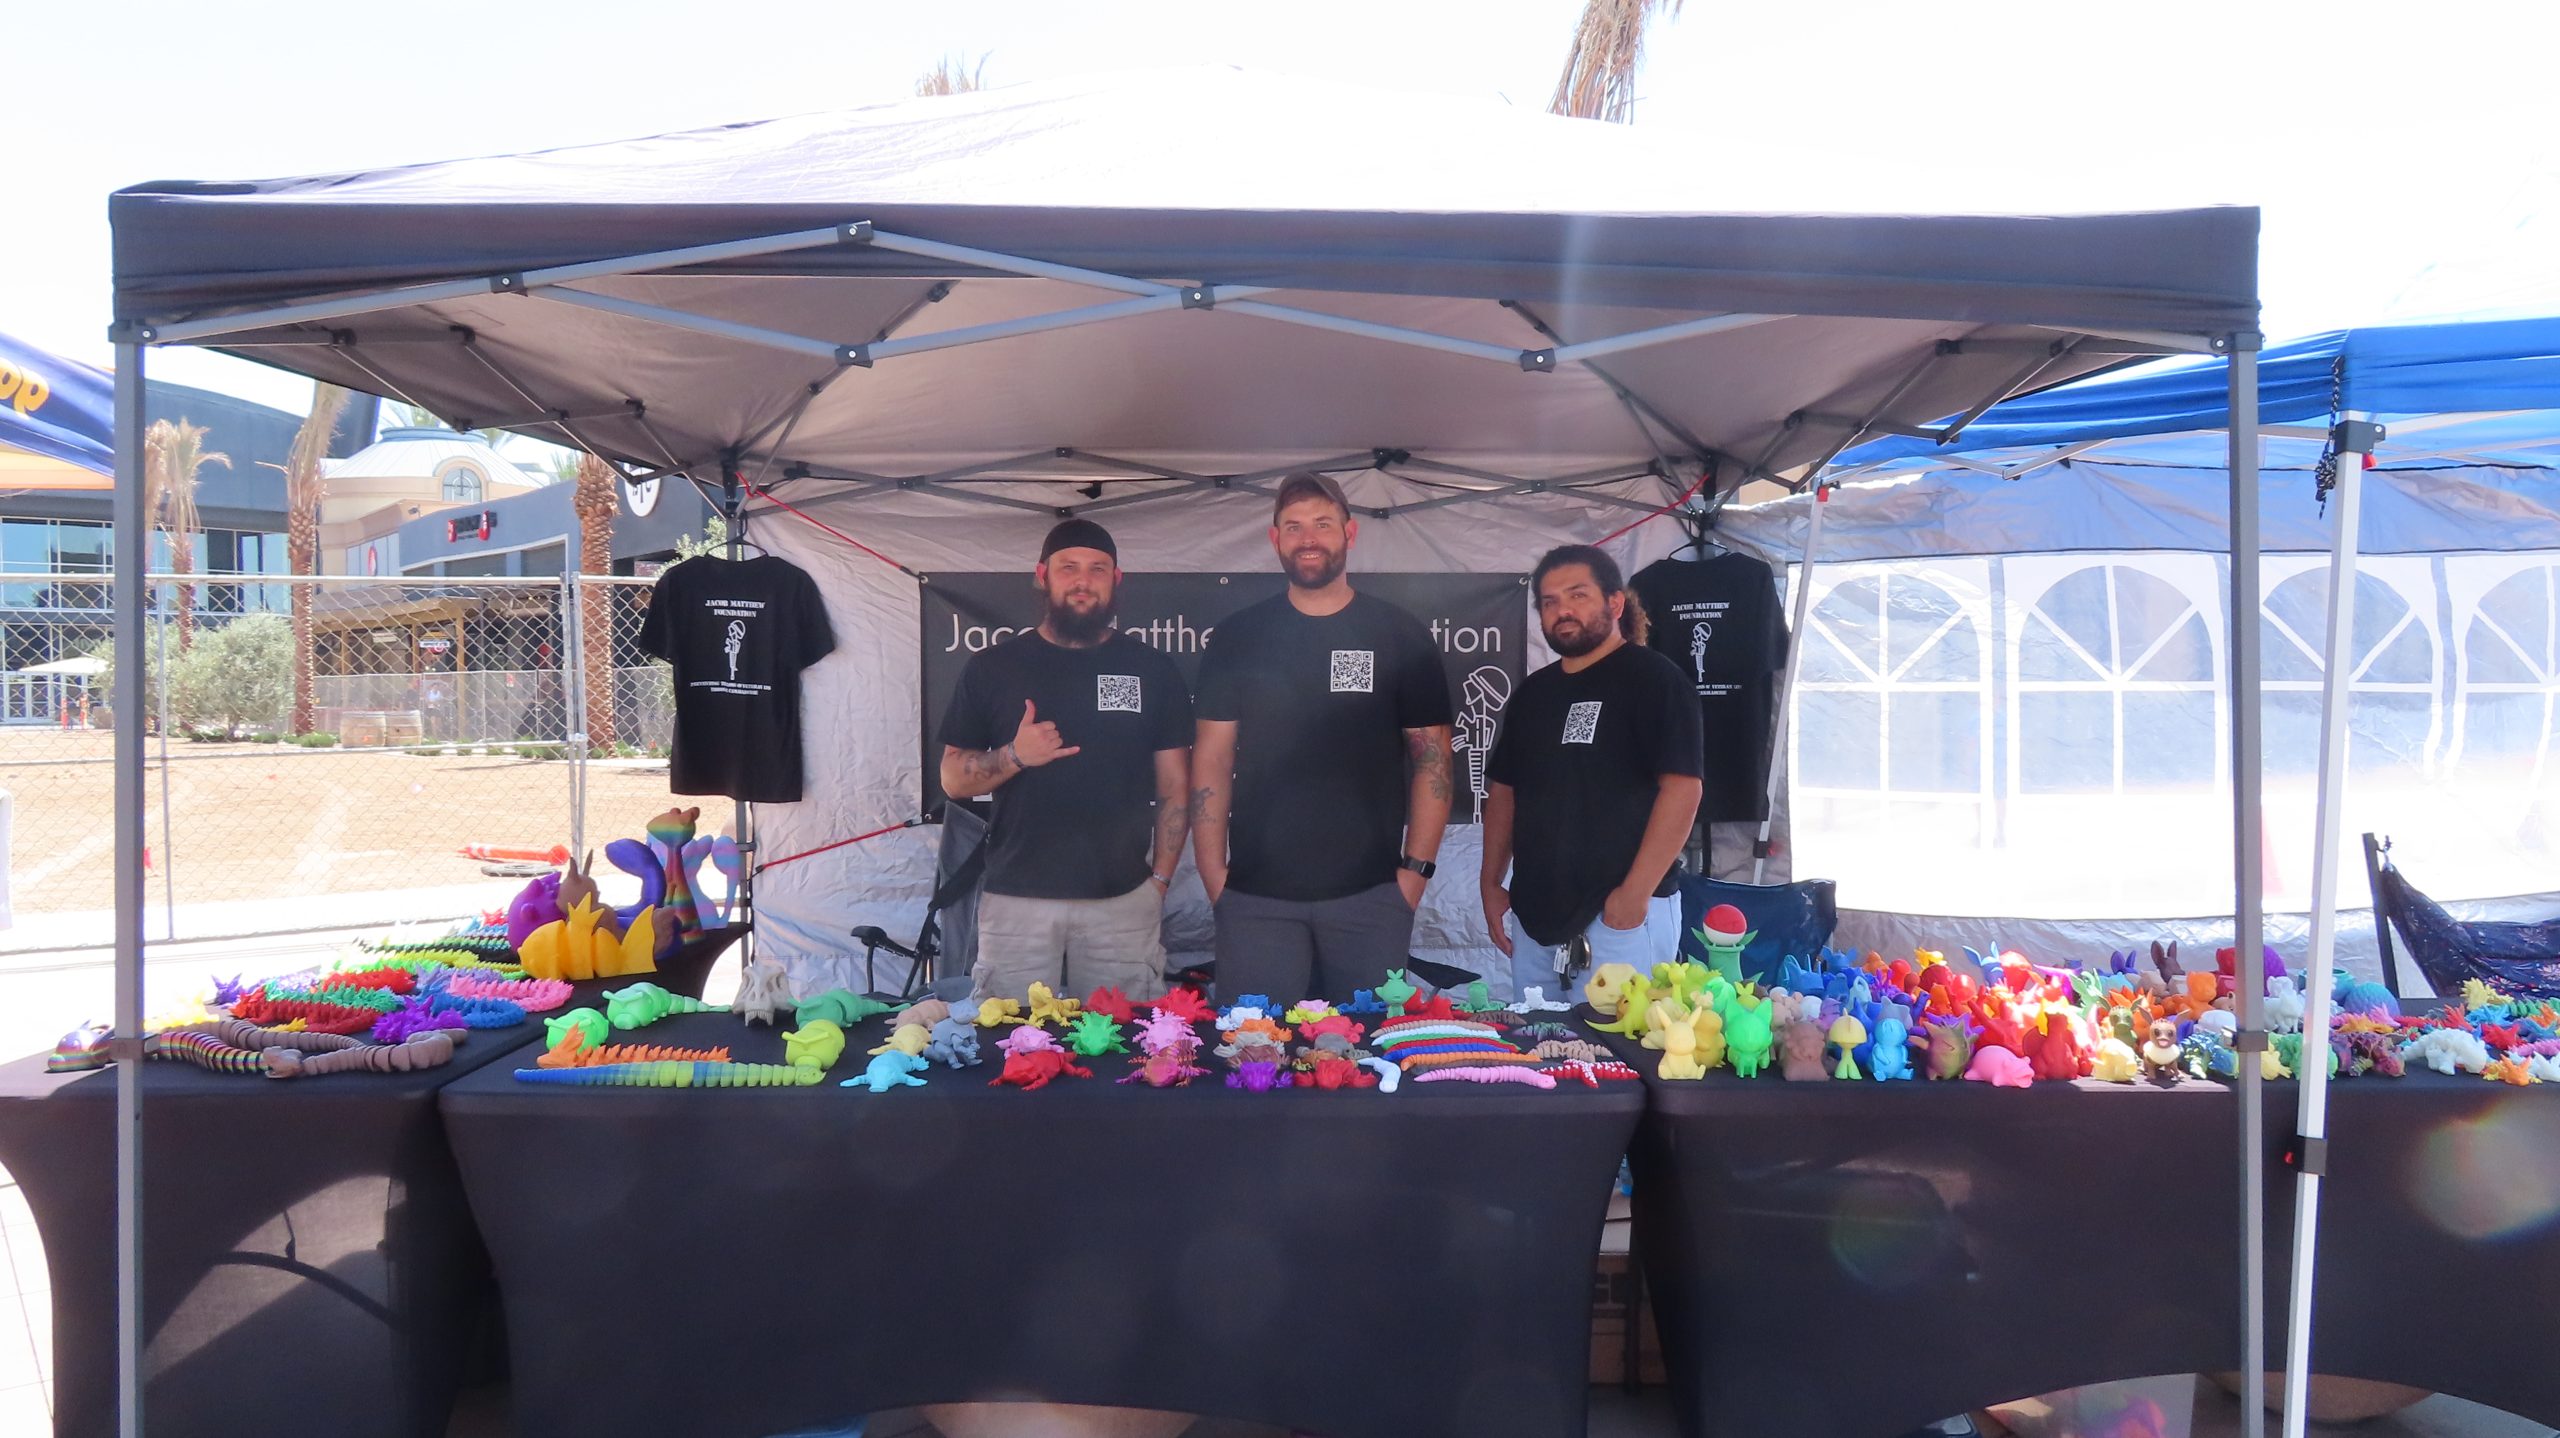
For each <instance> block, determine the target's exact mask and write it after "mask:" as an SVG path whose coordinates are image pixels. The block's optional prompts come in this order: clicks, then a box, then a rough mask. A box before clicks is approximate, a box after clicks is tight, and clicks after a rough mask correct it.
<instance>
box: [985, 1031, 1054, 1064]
mask: <svg viewBox="0 0 2560 1438" xmlns="http://www.w3.org/2000/svg"><path fill="white" fill-rule="evenodd" d="M996 1047H997V1048H999V1049H1001V1050H1003V1051H1004V1054H1005V1056H1006V1057H1007V1058H1012V1057H1014V1056H1016V1055H1019V1054H1042V1053H1064V1052H1066V1050H1064V1049H1061V1048H1059V1047H1058V1041H1057V1039H1055V1038H1053V1037H1051V1036H1050V1033H1049V1031H1048V1030H1047V1029H1044V1028H1042V1027H1040V1026H1039V1025H1038V1024H1024V1025H1022V1026H1021V1027H1019V1028H1017V1029H1015V1030H1014V1031H1013V1032H1012V1033H1009V1034H1006V1035H1005V1036H1004V1037H1003V1038H1001V1039H998V1040H997V1041H996Z"/></svg>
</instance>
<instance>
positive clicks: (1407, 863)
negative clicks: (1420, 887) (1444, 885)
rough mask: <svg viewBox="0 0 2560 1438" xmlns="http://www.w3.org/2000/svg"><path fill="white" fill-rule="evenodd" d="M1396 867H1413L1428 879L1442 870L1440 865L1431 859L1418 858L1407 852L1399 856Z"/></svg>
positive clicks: (1413, 869)
mask: <svg viewBox="0 0 2560 1438" xmlns="http://www.w3.org/2000/svg"><path fill="white" fill-rule="evenodd" d="M1396 867H1397V868H1399V869H1411V870H1412V871H1413V872H1415V873H1417V874H1420V875H1421V876H1422V877H1424V878H1426V879H1428V878H1430V877H1431V876H1432V875H1434V874H1436V873H1439V872H1440V866H1439V865H1438V864H1435V863H1433V862H1431V861H1430V860H1429V859H1417V858H1415V857H1414V856H1412V855H1411V854H1405V855H1403V856H1401V857H1399V858H1398V859H1397V860H1396Z"/></svg>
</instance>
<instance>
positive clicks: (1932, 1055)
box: [1927, 1018, 1974, 1081]
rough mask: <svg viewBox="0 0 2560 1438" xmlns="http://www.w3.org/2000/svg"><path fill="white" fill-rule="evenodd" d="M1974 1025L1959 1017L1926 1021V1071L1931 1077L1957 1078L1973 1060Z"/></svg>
mask: <svg viewBox="0 0 2560 1438" xmlns="http://www.w3.org/2000/svg"><path fill="white" fill-rule="evenodd" d="M1973 1039H1974V1027H1973V1025H1972V1024H1971V1023H1970V1022H1968V1021H1966V1020H1964V1019H1961V1018H1951V1019H1932V1020H1930V1022H1929V1047H1928V1051H1927V1052H1928V1058H1927V1072H1928V1075H1929V1077H1930V1079H1931V1080H1932V1081H1938V1080H1953V1079H1960V1078H1963V1077H1964V1076H1965V1070H1966V1069H1967V1068H1968V1067H1969V1066H1970V1065H1971V1064H1972V1063H1973Z"/></svg>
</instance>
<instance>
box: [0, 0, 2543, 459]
mask: <svg viewBox="0 0 2560 1438" xmlns="http://www.w3.org/2000/svg"><path fill="white" fill-rule="evenodd" d="M1580 8H1581V6H1580V0H1294V3H1291V4H1288V5H1274V6H1257V5H1235V4H1216V3H1212V4H1202V3H1198V0H1193V3H1188V4H1174V3H1168V0H1084V3H1076V4H1061V3H1058V0H976V3H967V4H942V5H919V4H914V3H910V0H835V3H798V0H720V3H716V4H710V5H704V4H700V3H698V0H622V3H620V4H616V5H612V6H591V5H575V6H572V5H554V4H545V3H541V0H510V3H491V0H445V2H444V3H441V4H438V5H435V6H431V7H427V8H426V9H423V10H422V9H420V8H418V7H415V6H373V5H361V4H358V5H346V4H318V3H311V0H264V3H260V4H256V5H236V6H235V5H206V4H202V3H200V0H193V3H172V0H120V3H116V4H107V5H91V6H67V5H64V6H38V7H35V8H33V9H30V10H27V11H25V12H24V13H22V14H20V15H18V16H17V17H16V18H15V19H14V20H13V21H12V23H11V26H10V28H11V31H12V35H11V47H12V50H13V52H14V58H15V60H16V63H13V64H12V65H11V66H10V71H11V73H10V79H9V90H8V101H9V104H8V109H9V111H10V113H11V115H12V117H13V123H12V125H11V126H10V130H11V134H12V140H11V142H10V144H9V146H8V151H9V162H8V168H7V171H6V175H7V184H8V198H7V200H6V202H5V204H0V247H4V248H0V330H5V331H8V332H11V333H14V334H16V335H18V336H19V337H21V338H23V339H25V340H27V341H30V342H32V343H34V344H36V345H39V346H42V347H44V348H47V349H51V350H55V351H57V352H60V353H63V354H66V355H71V356H74V357H77V358H81V359H86V360H90V361H92V362H95V363H101V364H103V363H105V362H106V360H107V358H108V351H107V346H106V343H105V340H104V333H105V328H106V322H107V278H108V240H107V226H106V205H105V201H106V195H107V192H108V191H109V190H111V189H114V188H116V187H117V186H120V185H125V184H130V183H133V182H136V181H140V180H146V179H239V178H251V177H261V176H273V175H290V174H302V173H310V172H318V171H328V170H337V169H352V168H360V167H369V166H378V165H389V164H399V163H406V162H414V161H423V160H439V159H447V158H452V157H455V156H462V155H474V154H488V153H504V152H510V151H518V150H532V149H541V148H547V147H551V146H556V145H564V144H575V143H581V142H587V141H595V140H608V139H618V138H624V137H628V136H636V135H646V134H654V133H658V132H662V131H667V130H676V129H685V128H691V127H695V126H701V125H710V124H717V123H721V122H725V121H731V120H741V119H751V118H757V117H762V116H767V115H772V114H780V113H789V112H794V111H804V110H816V109H828V108H835V107H841V106H848V105H857V104H866V103H871V102H874V101H879V100H886V99H894V98H897V97H899V96H902V95H905V94H907V93H909V91H910V90H911V88H912V85H913V82H914V79H915V77H916V75H917V74H918V73H920V72H921V71H923V70H925V69H927V68H929V67H930V66H931V64H932V62H933V61H934V59H935V58H936V57H938V56H941V55H945V54H954V55H961V56H968V57H974V56H977V55H980V54H984V55H986V56H987V57H988V59H987V64H986V73H987V78H988V81H989V83H991V84H1003V83H1009V82H1016V81H1023V80H1032V79H1044V78H1052V77H1056V76H1062V75H1072V74H1078V73H1085V72H1092V71H1102V70H1119V69H1131V68H1139V67H1148V66H1157V65H1174V64H1196V63H1225V64H1240V65H1246V66H1251V67H1255V68H1259V69H1267V70H1276V71H1282V72H1294V73H1300V74H1312V75H1320V76H1324V77H1328V78H1331V79H1335V80H1340V81H1345V82H1350V83H1358V84H1367V85H1377V86H1391V87H1396V88H1402V89H1411V90H1422V91H1433V92H1444V93H1452V94H1464V95H1475V96H1502V97H1505V98H1507V99H1509V100H1510V101H1511V102H1512V103H1515V104H1518V105H1522V106H1525V107H1529V108H1533V109H1535V108H1543V107H1544V106H1545V104H1546V101H1547V97H1548V94H1549V92H1550V91H1551V89H1552V88H1553V86H1554V83H1555V76H1556V71H1557V68H1558V66H1559V65H1560V63H1561V61H1562V58H1563V54H1564V50H1565V45H1566V41H1567V38H1568V36H1569V35H1570V32H1571V29H1572V25H1573V21H1574V18H1575V16H1576V15H1577V14H1578V13H1579V11H1580ZM2555 53H2560V5H2554V4H2551V3H2549V0H2425V3H2408V0H2388V3H2361V0H2326V3H2293V0H2283V3H2260V0H2120V3H2116V4H2101V3H2090V0H2079V3H2073V0H1938V3H1930V4H1916V3H1911V0H1797V3H1775V4H1773V3H1766V0H1763V2H1762V3H1753V4H1736V3H1732V0H1688V5H1687V8H1686V12H1685V13H1684V14H1683V15H1681V16H1680V17H1679V18H1678V19H1677V20H1675V21H1673V22H1672V23H1670V24H1669V25H1667V26H1664V27H1660V28H1659V29H1658V31H1657V35H1656V39H1655V44H1654V49H1653V53H1652V58H1651V60H1650V62H1649V63H1648V66H1647V69H1646V72H1645V76H1644V80H1643V83H1642V86H1641V89H1642V92H1643V96H1644V99H1643V101H1642V103H1641V105H1640V106H1639V109H1638V112H1637V123H1638V124H1640V125H1642V126H1643V127H1645V128H1647V129H1650V130H1658V131H1667V132H1671V133H1676V134H1680V135H1685V136H1690V137H1694V140H1695V143H1696V155H1697V162H1698V163H1699V164H1700V165H1706V166H1715V167H1719V168H1721V169H1723V170H1725V171H1727V172H1729V173H1734V174H1736V175H1737V176H1741V177H1744V178H1747V180H1748V181H1749V184H1748V186H1747V188H1749V189H1750V191H1751V192H1752V193H1753V194H1754V195H1755V196H1766V195H1768V194H1771V193H1781V194H1785V195H1788V196H1791V197H1793V198H1794V199H1795V200H1796V201H1798V202H1800V203H1801V205H1802V206H1803V207H1804V208H1807V209H1870V210H1871V209H1878V208H1898V209H1909V210H1930V209H1985V208H2006V209H2018V210H2029V211H2032V210H2056V209H2083V210H2085V209H2110V208H2114V209H2126V208H2142V207H2148V206H2153V205H2158V204H2164V203H2177V204H2183V203H2196V202H2213V201H2229V202H2238V203H2253V204H2257V205H2259V206H2261V207H2262V208H2263V209H2264V210H2265V212H2266V221H2265V233H2264V241H2263V243H2264V251H2263V260H2262V272H2263V279H2262V281H2261V292H2262V294H2263V297H2264V299H2265V304H2266V328H2267V330H2268V332H2269V333H2270V334H2273V335H2276V336H2286V335H2292V334H2297V333H2301V332H2303V331H2307V330H2313V329H2323V328H2329V327H2333V326H2338V325H2344V324H2355V323H2369V322H2373V321H2377V320H2384V319H2392V318H2413V317H2417V316H2421V315H2443V314H2454V313H2473V312H2480V311H2491V310H2515V309H2539V310H2540V311H2541V312H2544V313H2551V312H2560V121H2555V111H2560V99H2555V98H2554V97H2555V95H2560V87H2555V86H2554V84H2553V82H2552V81H2551V79H2550V77H2549V75H2548V73H2547V67H2548V65H2549V64H2550V62H2551V57H2552V56H2553V55H2554V54H2555ZM1216 158H1217V157H1216V156H1214V155H1186V154H1184V153H1183V152H1182V150H1181V148H1180V136H1178V135H1173V136H1168V137H1167V147H1166V150H1165V153H1164V156H1163V161H1164V163H1165V164H1167V165H1185V164H1203V163H1206V164H1214V163H1215V162H1216ZM152 364H153V372H154V373H155V374H156V375H159V376H163V377H166V378H169V379H172V380H178V381H181V382H184V383H190V384H199V385H203V386H206V387H208V388H216V389H223V390H227V391H230V392H232V393H235V394H240V395H243V396H246V397H248V398H252V399H257V400H262V401H265V402H267V403H270V404H275V405H278V406H280V407H284V408H287V409H294V410H299V409H301V408H302V407H303V405H304V404H305V403H306V401H307V398H308V395H309V386H308V384H307V382H305V381H300V380H297V379H295V378H293V377H292V376H289V375H282V374H280V373H278V372H276V371H271V370H265V369H262V368H259V367H257V366H253V365H249V364H247V363H244V362H241V361H236V360H226V359H223V358H221V357H219V356H213V355H206V354H200V353H197V352H194V351H186V350H177V351H163V352H160V353H157V354H155V355H154V357H153V361H152Z"/></svg>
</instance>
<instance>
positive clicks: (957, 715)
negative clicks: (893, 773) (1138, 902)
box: [942, 629, 1191, 899]
mask: <svg viewBox="0 0 2560 1438" xmlns="http://www.w3.org/2000/svg"><path fill="white" fill-rule="evenodd" d="M1025 703H1029V704H1030V705H1031V706H1032V709H1033V711H1034V717H1035V718H1036V719H1038V720H1041V721H1045V722H1047V723H1051V724H1055V725H1057V726H1058V740H1059V742H1060V743H1063V744H1069V745H1073V746H1075V747H1077V748H1078V749H1079V750H1080V751H1081V752H1079V753H1074V754H1069V755H1067V756H1065V757H1063V758H1059V759H1052V760H1050V761H1049V762H1048V763H1046V764H1043V765H1041V766H1040V767H1038V768H1036V769H1025V770H1023V771H1022V772H1021V773H1019V774H1016V775H1014V776H1013V777H1012V778H1010V779H1007V780H1006V781H1004V783H1002V784H1001V785H998V786H997V788H996V792H995V819H994V821H993V826H992V829H991V831H990V832H989V834H988V836H987V892H989V893H992V894H1011V895H1015V896H1017V897H1020V898H1026V899H1109V898H1115V897H1117V896H1119V895H1121V894H1125V893H1127V892H1129V891H1130V890H1131V889H1134V888H1136V887H1137V886H1138V885H1140V884H1142V883H1145V882H1146V878H1147V861H1148V860H1147V854H1148V848H1149V845H1150V844H1151V842H1152V840H1153V836H1154V833H1155V801H1156V753H1157V751H1158V750H1162V749H1188V748H1190V747H1191V694H1190V691H1188V690H1187V689H1185V688H1184V687H1183V683H1182V674H1181V672H1180V671H1179V670H1177V669H1175V668H1174V667H1173V661H1172V660H1171V659H1168V658H1166V657H1165V656H1164V655H1163V654H1162V653H1161V652H1159V651H1157V650H1154V649H1150V648H1148V647H1147V646H1146V645H1144V644H1141V643H1139V642H1138V641H1137V640H1135V639H1132V638H1130V637H1129V636H1127V635H1125V634H1120V633H1116V632H1115V633H1114V634H1113V635H1112V636H1111V637H1110V638H1109V639H1106V640H1104V641H1103V642H1101V643H1100V644H1096V645H1094V646H1093V647H1091V648H1089V649H1068V648H1065V647H1063V646H1061V645H1056V644H1052V643H1050V642H1049V641H1048V640H1046V639H1044V638H1042V637H1041V635H1040V631H1038V630H1036V629H1034V630H1029V631H1026V632H1024V633H1021V634H1017V635H1015V636H1014V637H1013V638H1011V639H1008V640H1006V641H1005V642H1003V643H1002V644H999V645H997V646H996V647H994V648H993V649H989V650H987V651H985V652H984V653H981V654H975V655H972V656H970V659H969V662H968V664H967V665H966V666H965V667H963V668H962V669H961V671H960V684H959V687H958V688H956V689H954V690H953V691H952V693H951V707H950V708H949V709H947V710H945V711H944V712H943V716H942V742H943V743H945V744H948V745H950V746H952V747H953V748H955V749H996V748H1001V747H1002V746H1004V745H1006V744H1008V743H1011V742H1012V741H1013V736H1014V733H1015V731H1017V730H1019V729H1020V728H1021V727H1022V706H1023V705H1024V704H1025Z"/></svg>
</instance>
